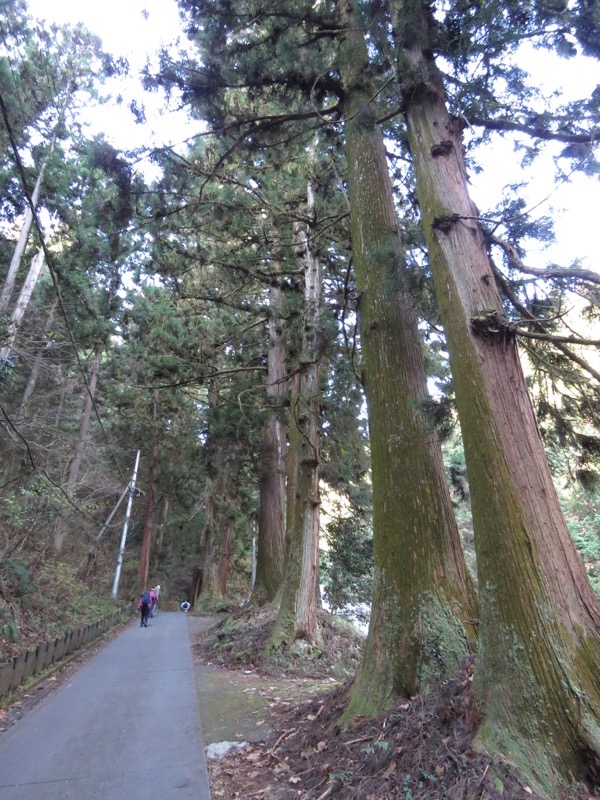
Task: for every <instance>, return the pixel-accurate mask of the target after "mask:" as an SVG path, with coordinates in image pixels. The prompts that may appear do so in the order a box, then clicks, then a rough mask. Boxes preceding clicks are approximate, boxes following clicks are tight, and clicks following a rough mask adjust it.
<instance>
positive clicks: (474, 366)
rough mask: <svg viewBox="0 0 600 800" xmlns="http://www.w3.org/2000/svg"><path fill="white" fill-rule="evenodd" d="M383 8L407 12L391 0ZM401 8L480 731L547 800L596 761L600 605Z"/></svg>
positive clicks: (452, 139) (454, 139)
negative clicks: (468, 508) (450, 384)
mask: <svg viewBox="0 0 600 800" xmlns="http://www.w3.org/2000/svg"><path fill="white" fill-rule="evenodd" d="M392 5H393V6H394V8H395V10H396V12H397V16H398V15H400V14H404V13H406V8H405V5H404V4H403V3H402V2H399V0H398V1H397V2H395V3H393V4H392ZM411 9H413V13H416V14H417V15H418V18H417V19H416V21H415V25H413V26H412V28H413V29H414V30H418V31H420V33H421V37H422V38H421V41H419V39H418V38H417V39H415V37H412V38H411V39H410V40H407V41H406V42H403V41H401V40H399V41H398V49H399V56H398V63H400V64H405V65H410V69H407V71H406V74H405V75H404V76H403V77H404V83H403V90H404V94H405V97H406V98H407V103H406V111H405V113H406V118H407V121H408V125H409V141H410V146H411V150H412V155H413V163H414V167H415V173H416V178H417V193H418V198H419V205H420V208H421V212H422V217H423V225H424V232H425V236H426V240H427V246H428V250H429V255H430V261H431V266H432V269H433V274H434V281H435V286H436V294H437V298H438V303H439V308H440V314H441V318H442V322H443V324H444V327H445V330H446V336H447V342H448V350H449V353H450V360H451V367H452V375H453V381H454V386H455V389H456V398H457V405H458V412H459V417H460V421H461V427H462V431H463V438H464V443H465V453H466V460H467V469H468V475H469V485H470V488H471V497H472V510H473V524H474V531H475V547H476V555H477V570H478V575H479V591H480V647H479V658H478V663H477V670H476V687H477V692H478V697H479V701H480V704H481V710H482V712H483V723H482V725H481V728H480V730H479V737H478V738H479V743H480V745H481V746H482V747H484V748H486V749H488V750H490V751H491V752H496V753H500V754H502V755H503V756H505V757H507V758H509V759H511V760H512V761H514V762H515V763H516V764H517V765H518V766H519V767H521V768H522V769H523V770H524V771H525V772H526V773H527V774H528V775H529V776H530V778H531V780H532V781H535V783H536V784H537V785H538V786H539V787H540V788H542V790H544V791H546V792H547V793H548V794H549V796H552V797H556V796H558V795H560V793H561V792H562V790H563V788H564V785H565V784H566V783H568V782H569V781H570V780H572V779H573V778H574V777H575V778H577V779H582V778H585V777H586V771H588V770H590V769H596V770H597V769H598V764H599V763H600V762H599V757H600V736H599V728H598V723H599V721H600V681H598V664H599V663H600V638H599V636H598V630H599V628H598V625H599V623H600V609H599V607H598V603H597V600H596V599H595V597H594V595H593V593H592V590H591V588H590V586H589V584H588V582H587V578H586V575H585V571H584V568H583V565H582V564H581V562H580V560H579V558H578V556H577V553H576V551H575V547H574V545H573V542H572V540H571V538H570V536H569V532H568V529H567V527H566V524H565V522H564V519H563V517H562V513H561V510H560V506H559V503H558V499H557V496H556V492H555V489H554V486H553V483H552V479H551V475H550V471H549V468H548V464H547V461H546V457H545V453H544V448H543V444H542V440H541V437H540V435H539V431H538V429H537V424H536V420H535V415H534V413H533V408H532V405H531V402H530V400H529V396H528V393H527V388H526V384H525V380H524V376H523V373H522V370H521V365H520V362H519V356H518V352H517V346H516V342H515V340H514V338H513V337H511V336H507V335H506V334H505V333H504V332H503V331H502V329H501V328H498V327H493V326H491V327H488V328H485V327H484V328H482V327H481V326H480V325H478V324H476V322H477V321H478V320H480V319H481V318H482V317H486V316H487V315H489V314H490V313H494V314H495V315H498V316H500V317H501V315H502V304H501V300H500V297H499V295H498V291H497V288H496V283H495V281H494V276H493V273H492V270H491V267H490V263H489V260H488V255H487V251H486V246H485V240H484V236H483V231H482V229H481V226H480V224H479V221H478V212H477V209H476V208H475V206H474V205H473V203H472V202H471V200H470V198H469V194H468V187H467V175H466V169H465V165H464V161H463V156H462V147H461V134H460V125H459V124H458V123H457V121H456V120H453V119H452V118H451V117H450V116H449V114H448V112H447V109H446V105H445V98H444V87H443V83H442V79H441V76H440V74H439V72H438V71H437V69H436V67H435V64H434V63H433V62H432V60H431V56H430V55H429V54H430V53H431V47H430V43H429V41H428V30H429V29H428V23H429V19H428V17H427V14H426V12H425V10H424V9H421V10H419V7H418V6H415V4H412V5H411ZM415 9H416V11H415ZM442 145H443V146H442Z"/></svg>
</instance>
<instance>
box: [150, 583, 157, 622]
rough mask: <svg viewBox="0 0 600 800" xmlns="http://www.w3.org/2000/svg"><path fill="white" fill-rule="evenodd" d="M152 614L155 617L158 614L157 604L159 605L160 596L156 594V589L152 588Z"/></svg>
mask: <svg viewBox="0 0 600 800" xmlns="http://www.w3.org/2000/svg"><path fill="white" fill-rule="evenodd" d="M149 594H150V616H151V617H153V616H154V615H155V614H156V606H157V605H158V597H157V595H156V589H150V592H149Z"/></svg>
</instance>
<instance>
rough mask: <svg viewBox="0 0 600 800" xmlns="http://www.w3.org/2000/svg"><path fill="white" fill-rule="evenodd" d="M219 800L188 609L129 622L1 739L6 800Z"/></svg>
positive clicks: (1, 792) (0, 799) (0, 782)
mask: <svg viewBox="0 0 600 800" xmlns="http://www.w3.org/2000/svg"><path fill="white" fill-rule="evenodd" d="M151 798H156V800H191V799H192V798H193V800H210V790H209V787H208V777H207V772H206V762H205V758H204V743H203V741H202V734H201V732H200V720H199V716H198V710H197V705H196V689H195V681H194V672H193V666H192V658H191V649H190V641H189V635H188V625H187V620H186V615H185V614H182V613H176V612H172V613H165V612H161V613H159V614H158V616H157V617H155V618H154V619H151V620H149V622H148V627H147V628H140V627H139V621H138V622H136V623H135V624H133V623H132V625H131V626H129V627H127V628H126V629H125V631H124V632H123V633H122V634H120V635H119V636H118V637H117V638H116V639H115V640H114V641H112V642H111V643H109V644H108V645H107V646H106V647H105V648H104V649H103V650H102V651H101V652H100V653H99V654H98V655H97V656H95V657H94V658H92V659H91V660H90V661H88V662H87V663H86V664H84V666H83V667H82V668H81V669H80V670H79V671H78V672H77V673H76V674H75V675H74V676H73V678H72V679H71V680H70V681H69V682H68V683H66V684H65V685H64V686H62V687H61V688H60V689H59V690H58V691H56V692H55V693H53V694H51V695H49V696H48V697H47V698H46V699H45V700H43V701H42V702H41V703H40V705H39V706H37V707H36V708H34V709H32V710H31V711H30V712H29V713H27V714H26V715H25V716H24V717H23V719H21V720H19V721H18V722H17V723H16V724H15V725H14V726H13V727H12V728H11V729H10V730H8V731H7V732H6V733H4V734H3V735H2V737H0V800H151Z"/></svg>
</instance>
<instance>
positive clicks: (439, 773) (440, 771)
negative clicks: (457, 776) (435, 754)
mask: <svg viewBox="0 0 600 800" xmlns="http://www.w3.org/2000/svg"><path fill="white" fill-rule="evenodd" d="M434 772H435V774H436V775H437V776H438V778H443V777H444V772H445V771H444V768H443V767H442V766H440V765H439V764H438V765H437V767H436V768H435V770H434Z"/></svg>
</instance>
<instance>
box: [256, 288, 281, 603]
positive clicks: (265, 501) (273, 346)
mask: <svg viewBox="0 0 600 800" xmlns="http://www.w3.org/2000/svg"><path fill="white" fill-rule="evenodd" d="M280 306H281V289H278V288H276V287H274V288H272V289H271V302H270V311H271V316H270V318H269V350H268V354H267V386H266V391H267V403H268V408H267V421H266V425H265V430H264V434H263V446H262V450H261V463H260V465H259V493H260V499H259V510H258V553H257V563H256V581H255V584H254V595H255V598H256V599H258V600H259V601H262V600H266V601H269V602H271V601H272V600H274V598H275V595H276V594H277V591H278V589H279V587H280V586H281V581H282V580H283V574H284V567H285V563H284V562H285V450H286V427H285V423H284V421H283V413H284V408H283V406H284V399H285V395H286V392H287V386H288V381H287V380H286V373H287V370H286V360H285V350H284V346H283V342H282V336H281V334H282V328H283V322H282V320H281V319H280V317H279V313H278V312H279V308H280Z"/></svg>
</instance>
